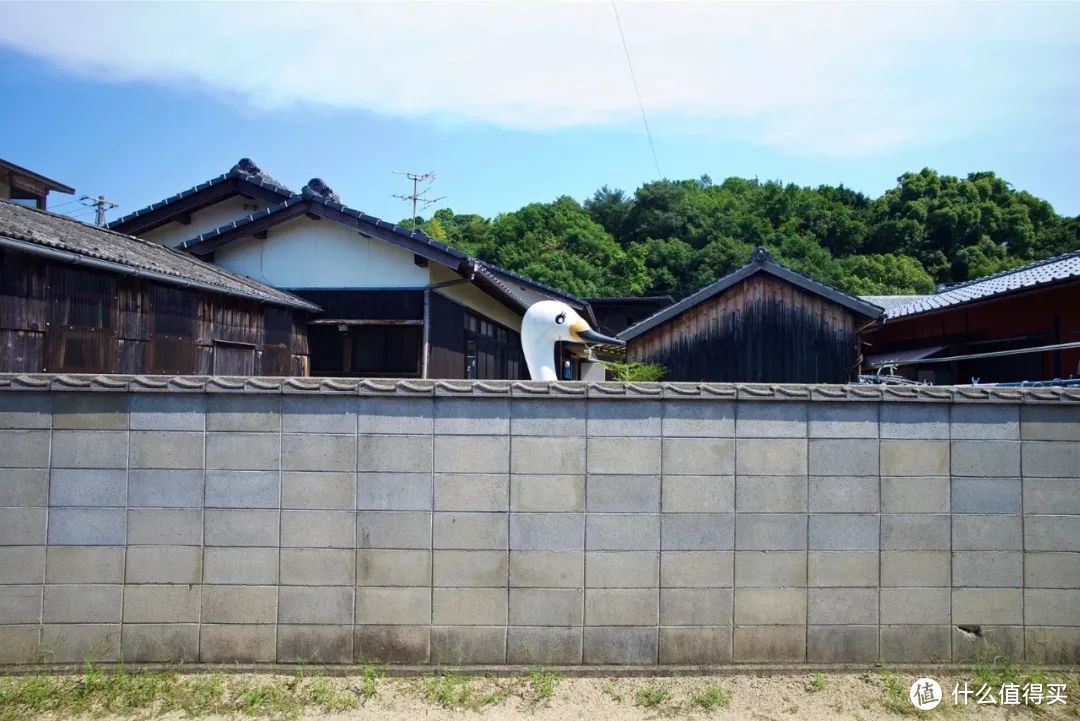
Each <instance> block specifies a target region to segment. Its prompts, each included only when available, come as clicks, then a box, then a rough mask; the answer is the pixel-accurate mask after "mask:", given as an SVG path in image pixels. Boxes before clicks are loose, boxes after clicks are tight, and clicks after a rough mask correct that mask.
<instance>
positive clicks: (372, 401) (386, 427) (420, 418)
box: [357, 398, 435, 436]
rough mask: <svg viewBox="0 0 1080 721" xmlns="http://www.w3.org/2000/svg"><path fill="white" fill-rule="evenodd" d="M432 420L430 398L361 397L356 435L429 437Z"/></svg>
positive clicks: (432, 425)
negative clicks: (417, 435)
mask: <svg viewBox="0 0 1080 721" xmlns="http://www.w3.org/2000/svg"><path fill="white" fill-rule="evenodd" d="M434 418H435V409H434V399H432V398H361V399H360V406H359V409H358V415H357V432H358V433H360V434H372V433H373V434H383V433H386V434H395V435H414V434H421V435H424V434H426V435H428V436H430V435H431V433H432V432H433V430H434Z"/></svg>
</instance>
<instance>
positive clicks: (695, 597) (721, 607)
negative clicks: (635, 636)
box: [660, 588, 732, 626]
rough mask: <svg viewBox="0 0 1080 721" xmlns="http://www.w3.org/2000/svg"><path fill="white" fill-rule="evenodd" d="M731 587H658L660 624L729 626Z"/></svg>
mask: <svg viewBox="0 0 1080 721" xmlns="http://www.w3.org/2000/svg"><path fill="white" fill-rule="evenodd" d="M731 594H732V592H731V589H730V588H661V589H660V624H661V625H663V626H730V625H731V614H732V598H731Z"/></svg>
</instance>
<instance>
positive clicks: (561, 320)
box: [555, 313, 566, 325]
mask: <svg viewBox="0 0 1080 721" xmlns="http://www.w3.org/2000/svg"><path fill="white" fill-rule="evenodd" d="M565 322H566V313H559V314H558V315H557V316H555V323H556V324H558V325H562V324H563V323H565Z"/></svg>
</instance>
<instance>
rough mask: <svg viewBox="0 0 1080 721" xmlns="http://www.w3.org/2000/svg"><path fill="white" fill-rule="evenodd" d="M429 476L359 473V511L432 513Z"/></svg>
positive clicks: (357, 497)
mask: <svg viewBox="0 0 1080 721" xmlns="http://www.w3.org/2000/svg"><path fill="white" fill-rule="evenodd" d="M431 495H432V481H431V474H430V473H358V474H357V475H356V507H357V508H358V509H360V510H362V511H430V510H431Z"/></svg>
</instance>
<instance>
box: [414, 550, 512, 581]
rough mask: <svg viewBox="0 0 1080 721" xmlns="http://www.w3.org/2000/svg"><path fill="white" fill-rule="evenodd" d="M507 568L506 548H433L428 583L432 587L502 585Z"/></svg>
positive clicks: (506, 575) (507, 575)
mask: <svg viewBox="0 0 1080 721" xmlns="http://www.w3.org/2000/svg"><path fill="white" fill-rule="evenodd" d="M508 568H509V560H508V555H507V553H506V551H435V557H434V559H433V561H432V576H431V581H430V583H431V584H432V585H435V586H460V587H473V588H485V587H498V588H506V584H507V578H508V577H509V570H508ZM424 583H425V584H426V583H428V581H425V582H424Z"/></svg>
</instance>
